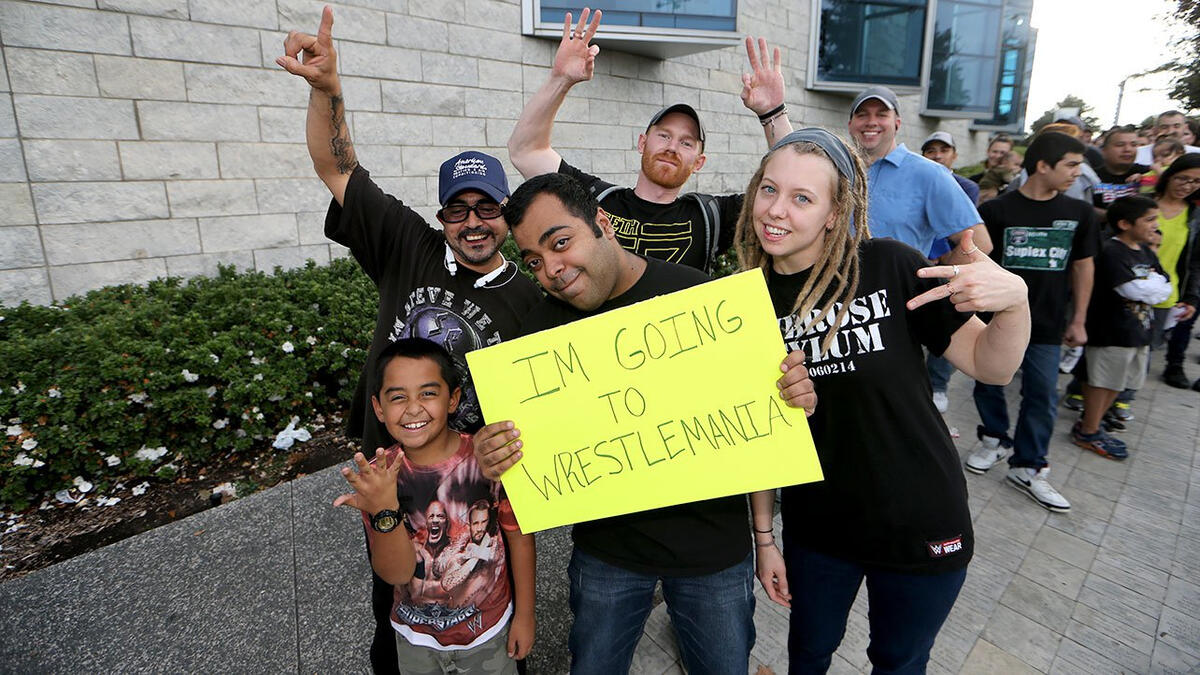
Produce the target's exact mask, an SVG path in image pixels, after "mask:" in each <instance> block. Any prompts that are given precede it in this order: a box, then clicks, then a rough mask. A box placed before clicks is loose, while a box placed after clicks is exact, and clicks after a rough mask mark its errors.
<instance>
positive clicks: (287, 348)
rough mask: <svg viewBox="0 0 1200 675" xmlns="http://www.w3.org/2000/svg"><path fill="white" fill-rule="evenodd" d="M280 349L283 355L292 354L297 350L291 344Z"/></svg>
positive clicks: (284, 344) (286, 343) (287, 343)
mask: <svg viewBox="0 0 1200 675" xmlns="http://www.w3.org/2000/svg"><path fill="white" fill-rule="evenodd" d="M280 349H282V350H283V353H285V354H291V353H292V352H294V351H296V348H295V347H293V346H292V343H291V342H285V343H283V345H281V346H280Z"/></svg>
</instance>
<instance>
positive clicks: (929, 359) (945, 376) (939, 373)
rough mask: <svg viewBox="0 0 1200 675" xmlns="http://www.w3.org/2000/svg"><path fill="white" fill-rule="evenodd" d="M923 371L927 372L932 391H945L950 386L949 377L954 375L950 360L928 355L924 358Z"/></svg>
mask: <svg viewBox="0 0 1200 675" xmlns="http://www.w3.org/2000/svg"><path fill="white" fill-rule="evenodd" d="M925 370H927V371H929V384H931V385H933V390H934V391H946V387H948V386H949V385H950V376H951V375H953V374H954V364H953V363H950V359H947V358H945V357H942V356H934V355H933V354H929V355H927V356H926V357H925Z"/></svg>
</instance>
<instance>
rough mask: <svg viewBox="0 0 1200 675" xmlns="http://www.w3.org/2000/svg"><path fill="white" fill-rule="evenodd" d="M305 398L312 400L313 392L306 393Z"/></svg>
mask: <svg viewBox="0 0 1200 675" xmlns="http://www.w3.org/2000/svg"><path fill="white" fill-rule="evenodd" d="M304 398H312V392H311V391H306V392H304Z"/></svg>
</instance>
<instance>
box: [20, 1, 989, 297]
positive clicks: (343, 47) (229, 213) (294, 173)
mask: <svg viewBox="0 0 1200 675" xmlns="http://www.w3.org/2000/svg"><path fill="white" fill-rule="evenodd" d="M322 4H323V3H321V2H316V1H312V0H251V1H248V2H247V1H246V0H60V1H52V0H46V1H44V2H30V1H26V0H0V57H2V58H0V205H2V208H0V304H9V305H11V304H16V303H19V302H21V301H24V300H27V301H30V302H33V303H50V302H55V301H62V300H64V299H66V298H67V297H69V296H71V295H73V294H77V293H81V292H84V291H87V290H89V289H92V288H97V287H99V286H103V285H106V284H113V283H122V282H144V281H148V280H150V279H153V278H155V277H161V276H167V275H174V276H191V275H197V274H211V273H213V272H215V270H216V267H217V265H218V264H219V263H226V264H234V265H237V266H239V267H242V268H253V269H262V270H271V269H273V268H274V267H275V266H282V267H291V266H296V265H301V264H303V262H304V261H305V260H306V259H309V258H311V259H314V260H316V261H318V262H328V261H329V260H330V259H331V258H332V257H336V256H343V255H346V251H345V250H344V249H342V248H341V247H339V246H337V245H336V244H332V243H331V242H329V241H328V240H326V239H325V238H324V236H323V233H322V228H323V221H324V211H325V209H326V207H327V206H328V202H329V194H328V192H327V191H326V189H325V187H324V186H323V185H322V184H321V182H320V181H319V180H317V178H316V177H315V175H314V174H313V172H312V168H311V163H310V162H309V159H308V154H307V151H306V149H305V146H304V119H305V108H306V105H307V100H308V85H307V84H306V83H305V82H304V81H303V80H301V79H299V78H296V77H294V76H292V75H289V74H288V73H286V72H284V71H282V70H281V69H280V68H278V66H276V65H275V63H274V59H275V57H276V56H278V55H279V54H280V53H282V43H283V38H284V36H285V35H286V34H287V31H289V30H292V29H298V30H303V31H306V32H315V30H316V27H317V24H318V22H319V19H320V11H321V7H322ZM810 4H811V3H810V2H809V1H808V0H791V1H786V0H740V2H739V12H740V14H739V27H740V29H741V30H742V31H743V32H744V33H747V34H754V35H759V34H761V35H765V36H766V37H767V38H768V39H769V40H770V41H771V42H772V43H774V44H778V45H781V46H782V47H783V48H784V51H785V70H786V74H787V77H788V87H789V92H788V103H789V107H790V109H791V116H792V119H793V121H794V122H795V123H797V124H816V125H823V126H827V127H829V128H831V129H833V130H835V131H837V132H838V133H841V134H843V135H844V134H845V123H846V119H847V108H848V106H849V102H850V97H849V96H843V95H830V94H822V93H818V92H813V91H809V90H807V89H805V87H804V83H805V70H806V62H807V58H808V44H809V42H808V32H809V26H810V24H809V8H810ZM333 7H334V17H335V24H334V37H335V39H336V41H337V46H338V48H339V64H340V68H341V72H342V78H343V83H344V89H345V98H346V103H347V108H348V115H347V116H348V121H349V124H350V129H351V135H352V137H353V140H354V142H355V146H356V149H357V151H358V156H359V159H360V161H361V162H362V163H363V165H364V166H366V167H367V168H369V169H370V170H371V172H372V174H373V176H374V177H375V178H376V179H377V180H378V181H379V182H380V183H381V184H382V185H383V186H384V187H385V189H387V190H388V191H390V192H392V193H393V194H395V195H397V196H398V197H400V198H402V199H404V200H405V201H406V202H408V203H409V204H412V205H414V206H415V207H416V208H417V209H418V210H419V211H420V212H422V213H423V214H425V215H426V217H427V218H429V220H430V221H431V222H434V221H433V218H432V214H433V211H434V210H435V209H436V188H437V168H438V165H439V164H440V163H441V161H442V160H444V159H446V158H447V157H449V156H451V155H453V154H454V153H456V152H458V151H460V150H462V149H467V148H477V149H482V150H484V151H486V152H490V153H492V154H495V155H497V156H499V157H500V158H501V159H502V160H503V161H504V162H506V165H507V161H508V155H507V151H506V149H505V144H506V142H507V139H508V135H509V133H510V132H511V131H512V127H513V124H514V123H515V121H516V119H517V117H518V115H519V114H520V111H521V107H522V105H523V102H524V101H525V100H526V99H527V98H528V96H530V95H531V94H532V93H533V92H534V91H535V90H536V89H537V88H538V86H539V85H540V84H541V83H542V82H543V80H544V79H545V77H546V74H547V72H548V66H549V64H550V62H551V60H552V58H553V54H554V49H555V46H556V44H557V43H556V42H555V41H550V40H543V39H535V38H531V37H525V36H522V35H521V34H520V25H521V4H520V1H519V0H347V1H346V2H343V3H341V4H335V5H333ZM745 67H746V64H745V53H744V50H743V49H742V48H741V47H736V48H727V49H723V50H716V51H709V52H703V53H700V54H694V55H690V56H685V57H679V58H675V59H670V60H666V61H661V60H656V59H651V58H646V57H641V56H634V55H630V54H626V53H621V52H616V51H612V50H602V52H601V54H600V56H599V58H598V60H597V67H596V77H595V79H594V80H593V81H592V82H590V83H586V84H583V85H580V86H578V87H576V89H575V90H574V91H573V92H572V94H571V96H570V97H569V99H568V100H567V102H566V104H565V105H564V106H563V108H562V111H561V114H560V115H559V123H558V124H557V125H556V127H555V132H554V143H555V146H556V148H557V149H558V150H559V151H560V152H561V153H562V155H563V156H564V157H565V158H566V159H567V160H568V161H570V162H572V163H573V164H575V165H577V166H579V167H580V168H582V169H584V170H587V171H591V172H593V173H596V174H599V175H601V176H603V177H605V178H607V179H609V180H613V181H617V182H624V183H626V184H632V182H633V180H634V174H635V172H636V170H637V167H638V165H639V158H638V156H637V154H636V152H635V150H634V146H635V144H636V140H637V136H638V134H639V133H640V132H641V131H643V130H644V125H645V123H646V120H647V119H648V118H649V116H650V115H651V114H652V113H653V112H654V111H656V110H657V109H658V108H660V107H661V106H663V105H664V104H666V103H668V102H676V101H684V102H687V103H690V104H691V105H693V106H695V107H696V108H697V109H698V110H700V112H701V114H702V116H703V118H704V122H705V126H706V127H707V130H708V137H709V138H708V147H707V148H706V152H707V154H708V163H707V165H706V166H705V167H704V170H703V171H702V172H700V173H698V174H697V175H696V177H695V178H693V180H692V181H691V183H690V184H689V185H688V186H686V187H685V190H704V191H710V192H732V191H737V190H741V189H744V187H745V182H746V180H747V179H748V178H749V176H750V174H751V173H752V172H753V170H754V168H755V166H756V164H757V161H758V159H759V157H760V156H761V154H762V152H763V150H764V142H763V137H762V133H761V129H760V128H759V126H758V124H757V121H756V120H755V119H754V117H752V116H751V115H750V114H749V113H748V112H747V111H746V110H745V109H744V108H743V107H742V104H741V101H740V99H739V98H738V92H739V91H740V89H741V82H740V74H741V73H742V71H743V70H744V69H745ZM917 109H918V102H917V101H916V99H915V97H912V98H911V100H910V99H907V98H906V99H905V100H903V101H902V112H903V126H902V128H901V138H902V140H904V141H905V142H907V143H908V144H909V146H910V147H914V146H915V145H918V144H919V143H920V141H921V140H922V139H923V138H924V137H925V135H926V134H927V133H928V132H929V131H930V130H932V129H934V128H938V127H939V126H940V128H945V129H948V130H950V131H951V132H953V133H955V135H956V137H957V138H959V139H961V140H960V144H961V146H962V147H960V155H961V156H962V158H963V161H964V162H970V161H971V160H972V159H975V158H978V157H979V156H980V155H981V154H982V151H983V148H982V145H983V143H985V142H986V141H985V139H984V138H983V135H982V134H968V132H967V129H966V123H965V122H964V121H950V120H945V121H943V120H938V119H933V118H922V117H920V116H919V115H918V114H917ZM972 136H978V138H973V137H972ZM507 166H509V170H510V180H511V181H512V182H513V185H514V186H515V185H516V184H517V183H518V182H519V180H520V177H519V176H518V175H517V174H516V172H515V170H513V169H512V168H511V165H507Z"/></svg>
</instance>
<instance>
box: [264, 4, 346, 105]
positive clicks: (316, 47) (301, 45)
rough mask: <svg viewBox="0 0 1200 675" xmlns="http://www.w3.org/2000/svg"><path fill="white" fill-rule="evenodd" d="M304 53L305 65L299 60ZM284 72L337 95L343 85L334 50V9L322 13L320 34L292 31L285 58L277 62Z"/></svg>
mask: <svg viewBox="0 0 1200 675" xmlns="http://www.w3.org/2000/svg"><path fill="white" fill-rule="evenodd" d="M301 53H303V54H304V57H303V63H301V61H299V60H298V57H299V56H300V54H301ZM275 63H277V64H279V65H280V67H282V68H283V69H284V70H286V71H288V72H289V73H291V74H293V75H299V76H300V77H303V78H304V79H306V80H308V83H309V84H310V85H312V87H313V88H314V89H318V90H320V91H323V92H325V93H327V94H330V95H337V94H340V93H341V92H340V91H339V89H340V87H341V85H340V84H339V82H338V75H337V52H335V51H334V49H333V8H332V7H330V6H329V5H325V9H324V10H322V11H321V26H320V27H319V28H318V29H317V34H316V35H315V36H314V35H309V34H308V33H301V32H300V31H292V32H290V33H288V36H287V37H286V38H285V39H284V41H283V56H281V57H279V58H277V59H275Z"/></svg>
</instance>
